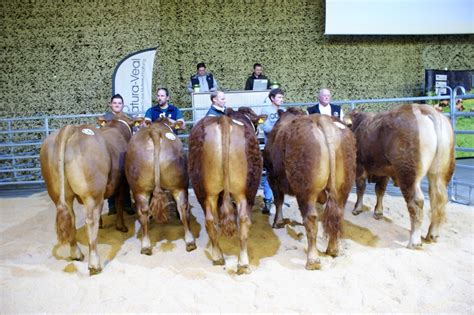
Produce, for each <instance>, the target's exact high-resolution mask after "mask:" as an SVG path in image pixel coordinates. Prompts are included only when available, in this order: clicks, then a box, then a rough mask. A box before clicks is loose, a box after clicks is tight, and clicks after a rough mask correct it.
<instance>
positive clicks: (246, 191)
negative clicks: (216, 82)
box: [188, 108, 266, 274]
mask: <svg viewBox="0 0 474 315" xmlns="http://www.w3.org/2000/svg"><path fill="white" fill-rule="evenodd" d="M265 118H266V116H257V115H256V114H255V113H254V112H253V111H252V110H251V109H250V108H239V111H238V112H234V111H232V110H228V111H227V115H225V116H221V117H205V118H204V119H202V120H200V121H199V122H198V123H197V124H196V126H194V128H193V129H192V130H191V134H190V136H189V168H188V169H189V174H190V178H191V183H192V186H193V189H194V192H195V193H196V197H197V199H198V201H199V203H200V205H201V207H202V209H203V210H204V214H205V219H206V230H207V233H208V235H209V239H210V241H211V245H212V252H211V256H212V261H213V264H214V265H224V264H225V261H224V256H223V254H222V250H221V248H220V246H219V244H218V241H217V233H218V228H219V226H220V227H221V228H222V232H223V233H224V234H225V235H227V236H231V235H233V234H234V233H235V229H236V213H235V209H234V207H233V205H232V204H231V198H232V199H233V200H234V201H235V203H236V205H237V216H238V226H239V238H240V254H239V261H238V267H237V273H238V274H242V273H248V272H250V266H249V258H248V253H247V239H248V233H249V229H250V225H251V212H252V206H253V204H254V201H255V195H256V194H257V190H258V186H259V183H260V178H261V174H262V164H263V163H262V156H261V153H260V149H259V146H258V141H257V137H256V135H255V126H254V125H255V124H256V123H257V122H263V121H264V119H265Z"/></svg>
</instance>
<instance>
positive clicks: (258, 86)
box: [253, 79, 268, 91]
mask: <svg viewBox="0 0 474 315" xmlns="http://www.w3.org/2000/svg"><path fill="white" fill-rule="evenodd" d="M267 87H268V80H267V79H255V80H253V90H254V91H262V90H266V89H267Z"/></svg>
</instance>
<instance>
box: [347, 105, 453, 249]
mask: <svg viewBox="0 0 474 315" xmlns="http://www.w3.org/2000/svg"><path fill="white" fill-rule="evenodd" d="M349 116H350V118H351V120H352V127H351V128H352V130H353V131H354V134H355V135H356V138H357V171H356V172H357V174H356V177H357V178H356V186H357V201H356V204H355V207H354V210H353V211H352V213H353V214H355V215H357V214H359V213H361V212H362V207H363V196H364V191H365V181H366V179H368V180H369V181H372V182H375V183H376V184H375V192H376V195H377V203H376V205H375V211H374V217H375V218H376V219H380V218H381V217H382V216H383V205H382V198H383V195H384V193H385V188H386V186H387V182H388V180H389V178H390V177H391V178H392V179H393V181H394V182H395V184H396V185H398V186H399V187H400V190H401V191H402V194H403V197H404V198H405V201H406V203H407V206H408V212H409V213H410V221H411V231H410V241H409V242H408V247H409V248H417V247H420V246H421V244H422V243H421V222H422V220H423V203H424V196H423V192H422V190H421V188H420V182H421V180H422V178H423V177H424V176H425V175H427V176H428V182H429V195H430V205H431V224H430V227H429V229H428V234H427V236H426V239H427V240H429V241H436V239H437V238H438V236H439V228H440V225H441V223H442V222H443V220H444V218H445V206H446V203H447V201H448V197H447V191H446V186H447V185H448V183H449V181H450V179H451V177H452V175H453V170H454V136H453V129H452V127H451V124H450V122H449V120H448V119H447V118H446V117H445V116H444V115H442V114H440V113H439V112H437V111H436V110H434V109H433V108H432V107H430V106H428V105H418V104H411V105H403V106H400V107H399V108H397V109H395V110H392V111H388V112H384V113H380V114H377V115H374V114H364V113H360V112H357V111H355V112H352V113H351V114H350V115H349Z"/></svg>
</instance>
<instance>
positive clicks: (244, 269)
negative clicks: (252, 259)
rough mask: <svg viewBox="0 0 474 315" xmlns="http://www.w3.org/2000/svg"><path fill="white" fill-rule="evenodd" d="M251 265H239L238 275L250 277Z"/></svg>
mask: <svg viewBox="0 0 474 315" xmlns="http://www.w3.org/2000/svg"><path fill="white" fill-rule="evenodd" d="M250 271H251V270H250V266H249V265H237V274H238V275H248V274H249V273H250Z"/></svg>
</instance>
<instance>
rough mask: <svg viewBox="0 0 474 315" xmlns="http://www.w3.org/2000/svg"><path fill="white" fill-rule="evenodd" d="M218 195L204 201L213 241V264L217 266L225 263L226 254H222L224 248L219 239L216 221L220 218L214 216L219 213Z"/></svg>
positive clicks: (208, 226)
mask: <svg viewBox="0 0 474 315" xmlns="http://www.w3.org/2000/svg"><path fill="white" fill-rule="evenodd" d="M217 197H218V196H208V197H207V198H206V200H205V202H204V211H205V216H206V231H207V234H208V235H209V239H210V241H211V247H212V249H211V258H212V264H213V265H215V266H217V265H225V260H224V255H223V254H222V250H221V248H220V246H219V242H218V240H217V229H216V222H217V220H218V218H214V215H217Z"/></svg>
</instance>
